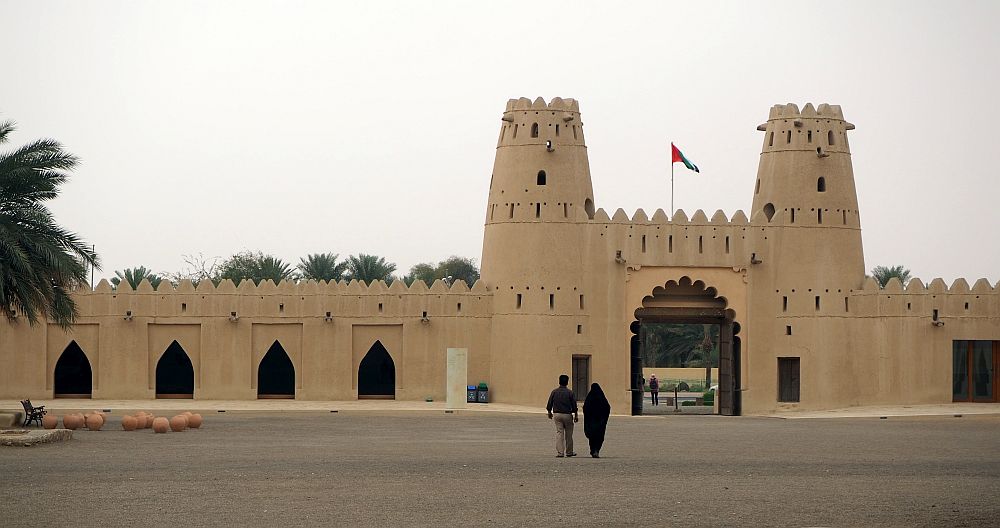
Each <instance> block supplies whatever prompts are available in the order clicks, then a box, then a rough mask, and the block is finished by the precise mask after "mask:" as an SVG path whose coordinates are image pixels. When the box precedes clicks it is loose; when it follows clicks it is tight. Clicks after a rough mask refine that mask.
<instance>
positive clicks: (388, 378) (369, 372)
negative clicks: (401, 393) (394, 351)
mask: <svg viewBox="0 0 1000 528" xmlns="http://www.w3.org/2000/svg"><path fill="white" fill-rule="evenodd" d="M395 397H396V364H395V363H394V362H393V361H392V356H390V355H389V351H388V350H386V349H385V347H384V346H382V342H381V341H375V343H374V344H373V345H372V346H371V348H369V349H368V353H367V354H365V357H364V358H363V359H362V360H361V364H360V365H359V366H358V398H359V399H387V400H392V399H395Z"/></svg>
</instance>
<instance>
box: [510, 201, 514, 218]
mask: <svg viewBox="0 0 1000 528" xmlns="http://www.w3.org/2000/svg"><path fill="white" fill-rule="evenodd" d="M510 218H514V204H510Z"/></svg>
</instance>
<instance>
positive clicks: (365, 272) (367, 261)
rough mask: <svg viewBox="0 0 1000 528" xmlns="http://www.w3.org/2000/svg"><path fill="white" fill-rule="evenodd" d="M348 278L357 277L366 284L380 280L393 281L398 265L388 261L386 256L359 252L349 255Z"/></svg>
mask: <svg viewBox="0 0 1000 528" xmlns="http://www.w3.org/2000/svg"><path fill="white" fill-rule="evenodd" d="M346 262H347V274H346V276H345V278H347V279H357V280H359V281H362V282H364V283H365V284H371V283H373V282H375V281H378V280H383V281H386V282H392V280H393V277H392V273H393V272H394V271H396V265H395V264H393V263H392V262H386V260H385V258H384V257H379V256H376V255H366V254H364V253H359V254H357V255H351V256H349V257H347V261H346Z"/></svg>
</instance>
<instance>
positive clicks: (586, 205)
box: [583, 198, 596, 220]
mask: <svg viewBox="0 0 1000 528" xmlns="http://www.w3.org/2000/svg"><path fill="white" fill-rule="evenodd" d="M583 210H584V211H586V212H587V218H589V219H591V220H593V219H594V214H596V211H594V201H593V200H591V199H590V198H587V201H585V202H583Z"/></svg>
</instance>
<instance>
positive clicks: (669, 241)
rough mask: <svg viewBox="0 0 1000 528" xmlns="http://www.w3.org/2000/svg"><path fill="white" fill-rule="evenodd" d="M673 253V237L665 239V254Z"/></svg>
mask: <svg viewBox="0 0 1000 528" xmlns="http://www.w3.org/2000/svg"><path fill="white" fill-rule="evenodd" d="M673 252H674V235H670V236H668V237H667V253H673Z"/></svg>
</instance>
